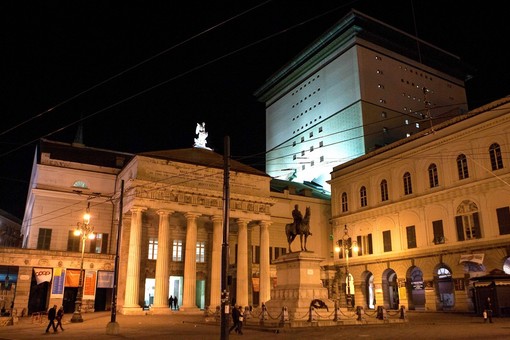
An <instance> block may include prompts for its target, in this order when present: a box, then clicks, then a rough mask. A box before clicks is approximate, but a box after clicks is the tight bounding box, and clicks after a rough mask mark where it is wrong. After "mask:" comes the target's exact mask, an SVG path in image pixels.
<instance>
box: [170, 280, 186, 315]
mask: <svg viewBox="0 0 510 340" xmlns="http://www.w3.org/2000/svg"><path fill="white" fill-rule="evenodd" d="M182 282H183V277H182V276H170V289H169V292H168V294H169V295H172V296H173V297H174V298H176V299H177V308H179V305H180V304H181V303H182ZM168 297H170V296H168Z"/></svg>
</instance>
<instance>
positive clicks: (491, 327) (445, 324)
mask: <svg viewBox="0 0 510 340" xmlns="http://www.w3.org/2000/svg"><path fill="white" fill-rule="evenodd" d="M70 318H71V315H66V317H65V319H64V329H65V331H59V332H57V333H53V331H50V333H45V329H46V326H47V320H41V321H40V322H39V321H38V322H32V320H31V319H30V318H28V317H25V318H22V319H20V321H19V322H18V323H16V324H15V325H13V326H5V327H1V328H0V340H5V339H20V340H22V339H32V340H34V339H53V340H56V339H57V338H60V339H72V340H81V339H87V340H100V339H110V340H117V339H145V338H147V339H150V340H156V339H170V338H175V339H179V340H187V339H220V338H221V337H220V325H219V324H218V323H217V322H214V321H206V319H205V318H204V316H203V315H202V314H200V315H190V314H184V313H181V312H174V313H173V314H172V315H164V316H163V315H143V316H132V315H130V316H126V315H117V319H116V320H117V322H118V324H119V327H120V332H119V334H118V335H107V334H106V327H107V325H108V323H109V322H110V321H111V314H110V313H109V312H98V313H86V314H83V319H84V322H83V323H70V322H69V320H70ZM243 333H244V335H237V334H234V333H232V334H230V335H229V339H230V338H232V339H247V340H248V339H260V338H264V339H293V340H296V338H311V337H313V339H314V340H315V339H341V338H342V339H343V338H363V339H378V340H379V339H392V340H393V339H403V338H408V339H413V340H419V339H427V340H431V339H489V338H490V339H491V340H499V339H510V318H494V323H492V324H489V323H486V324H484V322H483V319H482V318H481V317H479V316H475V315H473V314H465V313H435V312H408V313H407V320H406V322H404V323H388V324H364V325H343V326H328V327H306V328H291V329H287V328H283V329H279V331H278V332H276V331H275V330H274V329H263V328H261V327H257V326H255V325H248V326H246V327H245V328H244V329H243Z"/></svg>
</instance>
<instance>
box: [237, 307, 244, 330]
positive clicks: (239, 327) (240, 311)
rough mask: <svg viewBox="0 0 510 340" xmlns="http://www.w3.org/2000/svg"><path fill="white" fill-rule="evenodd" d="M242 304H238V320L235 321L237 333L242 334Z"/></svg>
mask: <svg viewBox="0 0 510 340" xmlns="http://www.w3.org/2000/svg"><path fill="white" fill-rule="evenodd" d="M244 314H245V312H244V311H243V306H239V321H238V323H237V333H238V334H241V335H243V322H244Z"/></svg>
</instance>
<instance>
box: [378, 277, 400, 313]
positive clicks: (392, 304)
mask: <svg viewBox="0 0 510 340" xmlns="http://www.w3.org/2000/svg"><path fill="white" fill-rule="evenodd" d="M382 284H383V297H384V304H385V307H387V308H388V309H398V308H399V304H400V298H399V295H398V283H397V273H396V272H395V271H394V270H393V269H386V270H385V271H384V273H383V278H382Z"/></svg>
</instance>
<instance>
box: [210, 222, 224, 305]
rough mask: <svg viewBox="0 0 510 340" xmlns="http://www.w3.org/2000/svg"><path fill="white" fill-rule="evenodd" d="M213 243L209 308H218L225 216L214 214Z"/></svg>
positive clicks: (219, 303) (219, 302)
mask: <svg viewBox="0 0 510 340" xmlns="http://www.w3.org/2000/svg"><path fill="white" fill-rule="evenodd" d="M212 222H213V244H212V256H211V258H212V263H211V294H210V299H209V300H210V301H209V308H210V309H211V310H212V311H215V310H216V306H220V305H221V266H222V263H221V252H222V244H223V228H222V226H223V218H222V217H221V216H213V217H212Z"/></svg>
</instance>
